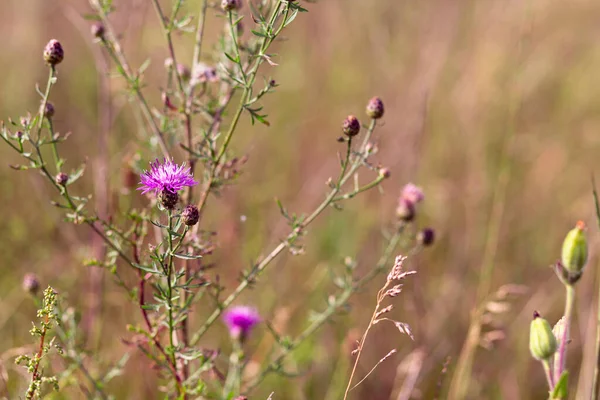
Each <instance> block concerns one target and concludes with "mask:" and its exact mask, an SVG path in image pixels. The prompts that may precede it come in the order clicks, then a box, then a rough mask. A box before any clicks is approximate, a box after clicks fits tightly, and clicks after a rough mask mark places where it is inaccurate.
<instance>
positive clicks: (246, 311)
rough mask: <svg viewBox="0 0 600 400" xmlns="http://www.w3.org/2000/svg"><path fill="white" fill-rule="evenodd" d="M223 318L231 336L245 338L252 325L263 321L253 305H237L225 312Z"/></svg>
mask: <svg viewBox="0 0 600 400" xmlns="http://www.w3.org/2000/svg"><path fill="white" fill-rule="evenodd" d="M223 320H224V321H225V324H226V325H227V327H228V328H229V334H230V335H231V337H233V338H239V339H240V340H244V338H245V337H246V336H247V335H248V333H250V330H251V329H252V327H253V326H254V325H256V324H257V323H259V322H260V321H261V318H260V315H259V314H258V311H257V310H256V309H255V308H253V307H249V306H236V307H232V308H230V309H229V310H227V311H226V312H225V314H224V315H223Z"/></svg>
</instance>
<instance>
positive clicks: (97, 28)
mask: <svg viewBox="0 0 600 400" xmlns="http://www.w3.org/2000/svg"><path fill="white" fill-rule="evenodd" d="M90 32H91V33H92V36H93V37H95V38H96V39H104V33H105V32H106V29H105V28H104V25H103V24H102V23H100V22H96V23H95V24H93V25H92V26H91V27H90Z"/></svg>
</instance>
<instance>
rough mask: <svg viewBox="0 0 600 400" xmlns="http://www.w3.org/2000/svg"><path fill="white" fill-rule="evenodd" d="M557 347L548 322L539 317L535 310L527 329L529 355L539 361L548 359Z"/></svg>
mask: <svg viewBox="0 0 600 400" xmlns="http://www.w3.org/2000/svg"><path fill="white" fill-rule="evenodd" d="M557 348H558V343H557V342H556V338H555V337H554V334H553V333H552V328H551V327H550V324H549V323H548V321H546V320H545V319H544V318H542V317H540V314H539V313H538V312H537V311H536V312H534V313H533V321H531V329H530V331H529V351H531V355H532V356H533V358H535V359H536V360H539V361H543V360H549V359H550V358H551V357H552V356H553V355H554V353H555V352H556V349H557Z"/></svg>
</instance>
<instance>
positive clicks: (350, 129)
mask: <svg viewBox="0 0 600 400" xmlns="http://www.w3.org/2000/svg"><path fill="white" fill-rule="evenodd" d="M342 131H343V132H344V135H346V136H348V137H353V136H356V135H358V132H360V122H359V121H358V118H356V117H355V116H354V115H349V116H348V117H347V118H346V119H345V120H344V123H343V125H342Z"/></svg>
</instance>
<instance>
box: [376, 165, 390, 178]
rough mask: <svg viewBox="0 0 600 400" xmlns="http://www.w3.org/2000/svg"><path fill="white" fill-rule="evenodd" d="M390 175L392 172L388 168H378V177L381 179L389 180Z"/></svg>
mask: <svg viewBox="0 0 600 400" xmlns="http://www.w3.org/2000/svg"><path fill="white" fill-rule="evenodd" d="M391 175H392V172H391V171H390V169H389V168H385V167H384V168H379V176H380V177H382V178H385V179H387V178H389V177H390V176H391Z"/></svg>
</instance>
